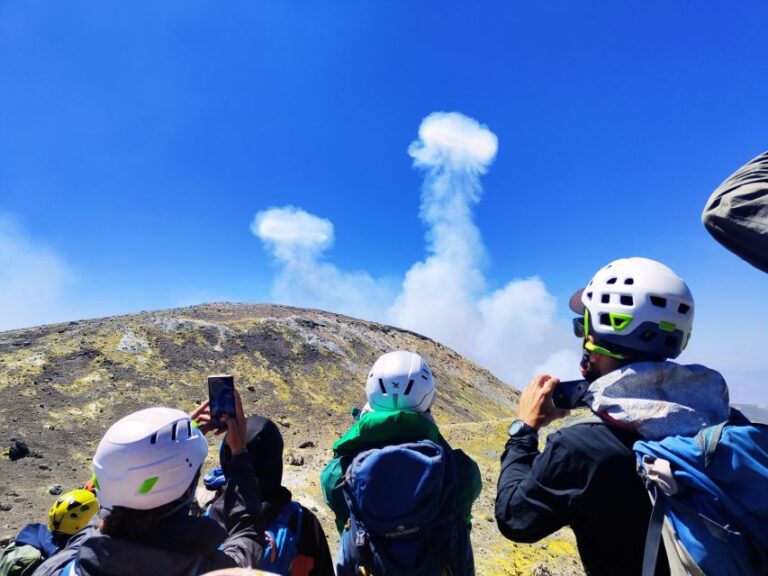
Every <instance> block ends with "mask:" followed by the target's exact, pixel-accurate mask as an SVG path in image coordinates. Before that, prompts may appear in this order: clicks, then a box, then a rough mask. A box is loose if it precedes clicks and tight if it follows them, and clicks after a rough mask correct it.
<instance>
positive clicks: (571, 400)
mask: <svg viewBox="0 0 768 576" xmlns="http://www.w3.org/2000/svg"><path fill="white" fill-rule="evenodd" d="M587 388H589V382H587V381H586V380H566V381H565V382H558V384H557V386H555V390H554V391H553V392H552V403H553V404H554V405H555V407H556V408H564V409H566V410H570V409H571V408H577V407H579V406H584V404H583V403H582V402H581V399H582V397H583V396H584V392H586V391H587Z"/></svg>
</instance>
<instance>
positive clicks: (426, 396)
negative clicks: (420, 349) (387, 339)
mask: <svg viewBox="0 0 768 576" xmlns="http://www.w3.org/2000/svg"><path fill="white" fill-rule="evenodd" d="M365 395H366V397H367V399H368V403H367V404H366V406H365V408H364V409H363V411H364V412H369V411H371V410H378V411H383V412H392V411H395V410H413V411H415V412H419V413H421V414H429V411H430V409H431V408H432V404H434V402H435V379H434V377H433V376H432V371H431V370H430V369H429V366H427V363H426V362H425V361H424V358H422V357H421V356H419V355H418V354H416V353H415V352H407V351H405V350H397V351H395V352H389V353H387V354H383V355H382V356H380V357H379V359H378V360H376V362H374V364H373V366H372V367H371V370H370V371H369V372H368V380H367V382H366V384H365Z"/></svg>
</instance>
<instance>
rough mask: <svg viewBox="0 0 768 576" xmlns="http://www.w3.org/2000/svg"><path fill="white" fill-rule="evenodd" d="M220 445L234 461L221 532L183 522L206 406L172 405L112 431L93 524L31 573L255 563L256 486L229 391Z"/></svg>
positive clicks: (99, 464)
mask: <svg viewBox="0 0 768 576" xmlns="http://www.w3.org/2000/svg"><path fill="white" fill-rule="evenodd" d="M236 412H237V414H236V415H235V416H234V417H228V416H227V415H224V416H223V419H224V420H225V422H226V436H225V439H224V442H225V443H226V445H227V446H228V447H229V449H230V450H231V452H232V454H233V456H232V459H231V462H230V471H231V482H230V484H231V486H230V487H228V492H227V494H225V496H224V500H225V501H226V503H227V506H226V507H227V510H226V516H227V521H226V528H222V527H221V526H219V525H218V524H217V523H216V521H214V520H213V519H210V518H198V517H193V516H190V515H189V508H190V504H191V502H192V497H193V494H194V489H195V486H196V484H197V480H198V477H199V474H200V467H201V465H202V463H203V461H204V460H205V458H206V456H207V454H208V444H207V442H206V440H205V438H204V434H205V433H206V432H207V431H209V429H210V414H209V412H208V408H207V402H206V403H205V404H203V405H202V406H201V407H200V408H198V409H197V410H196V411H195V412H193V413H192V415H189V416H188V415H187V414H185V413H184V412H182V411H181V410H177V409H174V408H164V407H156V408H147V409H144V410H139V411H138V412H134V413H133V414H130V415H128V416H125V417H124V418H122V419H121V420H118V421H117V422H116V423H115V424H113V425H112V426H111V427H110V428H109V429H108V430H107V432H106V434H105V435H104V437H103V438H102V439H101V442H100V443H99V446H98V448H97V449H96V454H95V455H94V457H93V468H94V477H93V485H94V488H95V489H96V491H97V494H98V497H99V501H100V504H101V507H102V511H106V512H107V513H106V515H104V516H103V518H102V519H101V521H100V522H99V523H98V524H96V525H91V526H89V527H88V528H86V529H85V530H83V531H82V532H80V533H79V534H78V535H77V536H76V537H74V538H73V539H72V540H70V542H69V544H68V545H67V547H66V548H65V549H64V550H62V551H61V552H60V553H59V554H57V555H56V556H53V557H52V558H50V559H48V560H47V561H46V562H45V563H43V564H42V565H41V566H40V567H38V569H37V570H36V572H35V574H37V576H54V575H58V574H65V576H95V575H97V574H98V575H99V576H112V575H114V576H117V575H120V574H125V573H127V572H126V570H128V571H129V572H130V573H138V574H142V575H144V576H155V575H156V576H167V575H169V574H170V575H173V574H189V575H192V576H194V575H195V574H202V573H205V572H208V571H211V570H216V569H220V568H233V567H245V568H247V567H250V566H252V565H258V562H259V561H260V559H261V554H262V550H263V548H262V545H261V540H260V537H261V536H260V535H261V530H263V524H264V523H263V520H262V519H261V508H260V497H259V488H258V481H257V480H256V477H255V474H254V471H253V468H252V466H251V462H250V459H249V457H248V455H247V453H246V447H245V418H244V416H243V413H242V406H241V404H240V399H239V396H238V395H237V394H236Z"/></svg>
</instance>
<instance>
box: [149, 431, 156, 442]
mask: <svg viewBox="0 0 768 576" xmlns="http://www.w3.org/2000/svg"><path fill="white" fill-rule="evenodd" d="M149 443H150V444H157V432H155V433H154V434H152V436H150V437H149Z"/></svg>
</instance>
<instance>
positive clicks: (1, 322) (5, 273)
mask: <svg viewBox="0 0 768 576" xmlns="http://www.w3.org/2000/svg"><path fill="white" fill-rule="evenodd" d="M73 280H74V274H73V273H72V271H71V270H70V268H69V266H68V265H67V264H66V263H65V262H64V261H63V260H62V259H61V258H60V257H59V256H58V255H56V254H55V253H54V252H53V251H51V250H50V249H48V248H46V247H44V246H41V245H39V244H37V243H36V242H34V241H33V240H32V239H31V238H30V237H29V236H28V235H27V234H26V233H25V232H24V230H23V229H22V227H21V225H20V224H19V223H18V221H17V220H16V219H15V218H14V217H13V216H12V215H10V214H7V213H2V212H0V330H8V329H11V328H20V327H26V326H36V325H38V324H44V323H48V322H55V321H62V320H65V319H67V318H68V313H71V311H68V308H69V306H68V305H67V304H66V303H65V297H64V292H65V291H66V289H67V288H68V286H69V285H70V284H71V283H72V282H73Z"/></svg>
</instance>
